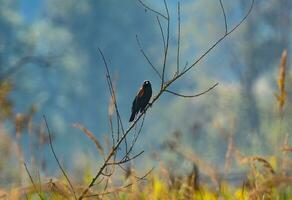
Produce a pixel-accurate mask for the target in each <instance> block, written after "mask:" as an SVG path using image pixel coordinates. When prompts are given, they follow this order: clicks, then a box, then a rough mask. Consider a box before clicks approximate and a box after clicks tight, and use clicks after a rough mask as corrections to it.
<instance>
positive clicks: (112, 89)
mask: <svg viewBox="0 0 292 200" xmlns="http://www.w3.org/2000/svg"><path fill="white" fill-rule="evenodd" d="M98 51H99V53H100V55H101V57H102V60H103V62H104V66H105V69H106V77H107V81H108V85H109V90H110V94H111V96H112V98H113V103H114V106H115V111H116V116H117V126H118V140H119V125H121V129H122V132H123V135H124V134H125V131H124V126H123V122H122V119H121V116H120V112H119V109H118V103H117V99H116V94H115V90H114V87H113V83H112V79H111V76H110V72H109V68H108V65H107V62H106V60H105V57H104V55H103V53H102V51H101V50H100V48H98ZM124 142H125V146H126V151H127V149H128V145H127V140H126V139H125V141H124Z"/></svg>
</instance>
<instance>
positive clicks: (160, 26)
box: [156, 16, 165, 51]
mask: <svg viewBox="0 0 292 200" xmlns="http://www.w3.org/2000/svg"><path fill="white" fill-rule="evenodd" d="M156 19H157V23H158V25H159V29H160V33H161V37H162V41H163V49H164V51H165V37H164V32H163V29H162V25H161V22H160V19H159V17H158V16H156Z"/></svg>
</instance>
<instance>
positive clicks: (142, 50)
mask: <svg viewBox="0 0 292 200" xmlns="http://www.w3.org/2000/svg"><path fill="white" fill-rule="evenodd" d="M136 40H137V43H138V46H139V48H140V52H141V53H142V54H143V56H144V57H145V58H146V60H147V61H148V63H149V65H150V66H151V68H152V69H153V70H154V71H155V73H156V74H157V75H158V76H159V78H160V79H162V77H161V75H160V73H159V71H158V70H157V69H156V67H154V65H153V64H152V62H151V61H150V59H149V58H148V56H147V55H146V53H145V51H144V49H143V48H142V46H141V43H140V40H139V37H138V35H136Z"/></svg>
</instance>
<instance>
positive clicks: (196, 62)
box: [171, 0, 254, 83]
mask: <svg viewBox="0 0 292 200" xmlns="http://www.w3.org/2000/svg"><path fill="white" fill-rule="evenodd" d="M253 5H254V0H252V3H251V5H250V7H249V10H248V11H247V13H246V15H245V16H244V17H243V18H242V19H241V20H240V22H239V23H238V24H236V25H235V26H234V27H233V28H232V29H231V30H230V31H228V32H227V33H226V34H224V35H223V36H222V37H221V38H219V39H218V40H217V41H216V42H215V43H214V44H213V45H212V46H211V47H210V48H209V49H207V50H206V51H205V52H204V53H203V54H202V55H201V56H200V57H199V58H198V59H197V60H196V61H195V62H193V64H192V65H191V66H189V67H188V68H187V69H186V70H184V71H182V72H181V73H180V74H179V75H178V76H177V77H175V79H173V80H172V81H171V83H172V82H174V81H175V80H177V79H178V78H180V77H181V76H183V75H184V74H185V73H187V72H188V71H189V70H190V69H192V68H193V67H194V66H195V65H196V64H198V63H199V62H200V61H201V60H202V59H203V58H204V57H205V56H206V55H207V54H208V53H209V52H210V51H211V50H213V49H214V48H215V47H216V46H217V45H218V44H219V43H221V41H222V40H224V39H225V38H226V37H227V36H228V35H230V34H231V33H232V32H233V31H235V30H236V29H237V28H238V27H239V26H240V25H241V24H242V23H243V22H244V21H245V19H246V18H247V17H248V16H249V14H250V12H251V10H252V8H253Z"/></svg>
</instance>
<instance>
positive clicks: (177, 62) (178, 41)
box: [176, 2, 180, 74]
mask: <svg viewBox="0 0 292 200" xmlns="http://www.w3.org/2000/svg"><path fill="white" fill-rule="evenodd" d="M177 24H178V27H177V32H178V33H177V34H178V36H177V55H176V73H177V74H178V73H179V57H180V55H179V49H180V2H178V3H177Z"/></svg>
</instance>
